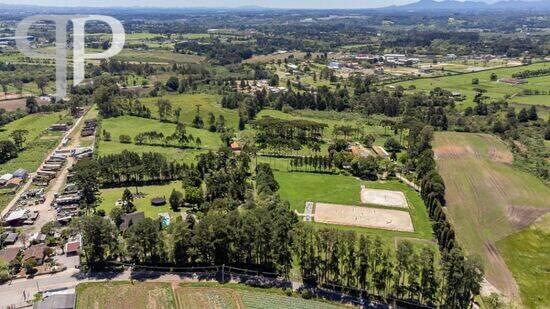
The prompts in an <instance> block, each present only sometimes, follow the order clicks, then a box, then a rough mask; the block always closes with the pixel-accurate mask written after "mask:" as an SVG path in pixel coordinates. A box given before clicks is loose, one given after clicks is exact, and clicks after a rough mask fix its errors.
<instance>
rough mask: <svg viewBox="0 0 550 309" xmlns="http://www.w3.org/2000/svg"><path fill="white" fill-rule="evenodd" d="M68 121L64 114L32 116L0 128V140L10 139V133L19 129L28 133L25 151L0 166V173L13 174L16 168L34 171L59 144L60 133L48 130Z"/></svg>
mask: <svg viewBox="0 0 550 309" xmlns="http://www.w3.org/2000/svg"><path fill="white" fill-rule="evenodd" d="M68 119H69V118H67V115H66V113H65V112H59V113H49V114H33V115H28V116H25V117H23V118H21V119H18V120H15V121H13V122H10V123H8V124H6V125H5V126H3V127H1V128H0V140H4V139H10V137H9V135H10V133H11V132H13V131H15V130H19V129H25V130H27V131H29V133H28V135H27V140H26V142H25V144H24V147H25V149H24V150H23V151H22V152H20V153H19V155H18V156H17V158H14V159H12V160H10V161H8V162H6V163H4V164H0V173H9V172H13V171H14V170H16V169H18V168H24V169H26V170H28V171H30V172H32V171H35V170H36V169H37V168H38V167H39V166H40V163H42V161H43V159H44V157H45V156H46V155H47V154H48V153H49V151H50V150H52V149H53V148H54V147H55V146H56V145H57V144H58V143H59V141H60V139H61V136H62V133H61V132H51V131H49V130H48V128H49V127H50V126H51V125H52V124H54V123H57V122H60V121H66V120H68Z"/></svg>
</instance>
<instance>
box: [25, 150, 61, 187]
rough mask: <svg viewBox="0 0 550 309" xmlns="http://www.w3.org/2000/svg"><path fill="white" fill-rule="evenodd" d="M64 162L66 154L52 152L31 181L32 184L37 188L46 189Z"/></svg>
mask: <svg viewBox="0 0 550 309" xmlns="http://www.w3.org/2000/svg"><path fill="white" fill-rule="evenodd" d="M66 162H67V155H66V154H64V153H60V152H57V151H56V152H54V154H53V155H51V156H50V157H49V158H48V159H47V160H46V161H45V162H44V164H42V166H41V167H40V169H39V170H38V171H37V172H36V176H35V177H34V178H33V179H32V182H33V183H34V184H35V185H37V186H42V187H47V186H48V185H49V184H50V181H51V180H52V179H54V178H56V177H57V174H58V172H59V171H60V170H61V169H62V168H63V166H64V165H65V163H66Z"/></svg>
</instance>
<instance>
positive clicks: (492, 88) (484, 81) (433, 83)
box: [396, 62, 550, 107]
mask: <svg viewBox="0 0 550 309" xmlns="http://www.w3.org/2000/svg"><path fill="white" fill-rule="evenodd" d="M548 67H550V62H542V63H535V64H532V65H528V66H519V67H512V68H500V69H494V70H489V71H482V72H476V73H468V74H462V75H455V76H445V77H437V78H424V79H417V80H412V81H406V82H400V83H397V84H396V85H401V86H403V87H404V88H405V89H408V87H409V86H410V85H414V86H415V87H416V90H415V91H426V92H428V91H430V90H432V89H434V88H436V87H441V88H443V89H446V90H449V91H458V92H461V93H462V94H463V95H464V96H466V99H465V100H464V101H463V102H459V103H458V104H459V105H460V106H463V107H465V106H473V104H474V103H473V101H472V100H473V98H474V95H475V91H474V88H481V89H485V90H487V93H486V95H487V96H489V97H490V98H491V99H494V100H498V99H502V98H504V96H506V95H508V96H512V95H514V94H517V93H519V92H521V91H522V90H524V89H531V90H548V89H549V88H550V76H543V77H534V78H529V79H527V81H528V82H527V83H526V84H522V85H511V84H507V83H503V82H498V81H491V80H490V76H491V74H492V73H495V74H497V76H498V78H506V77H511V76H512V74H513V73H517V72H521V71H525V70H536V69H541V68H548ZM474 78H478V79H479V84H478V85H472V79H474ZM539 99H541V100H540V101H537V104H539V105H546V106H548V105H550V96H547V97H545V98H542V97H540V98H539ZM526 103H528V102H526Z"/></svg>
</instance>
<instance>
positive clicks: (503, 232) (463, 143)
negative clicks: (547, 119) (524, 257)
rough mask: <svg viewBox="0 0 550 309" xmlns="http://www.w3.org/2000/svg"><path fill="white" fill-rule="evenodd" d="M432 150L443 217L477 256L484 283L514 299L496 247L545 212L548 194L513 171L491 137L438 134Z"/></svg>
mask: <svg viewBox="0 0 550 309" xmlns="http://www.w3.org/2000/svg"><path fill="white" fill-rule="evenodd" d="M434 151H435V156H436V161H437V165H438V169H439V172H440V173H441V175H442V176H443V178H444V180H445V185H446V199H447V207H446V213H447V214H448V216H449V218H450V220H451V222H452V224H453V226H454V228H455V230H456V235H457V238H458V240H459V242H460V244H461V245H462V246H463V247H464V248H465V249H466V250H467V251H468V252H469V253H477V254H479V255H481V257H482V259H483V261H484V264H485V273H486V276H487V279H488V280H489V281H490V282H491V283H492V284H493V285H494V286H496V287H497V288H499V289H500V290H501V291H503V292H504V293H505V294H506V295H509V296H512V297H514V298H516V299H517V297H518V296H519V293H518V289H517V285H516V282H515V280H514V276H516V273H512V272H510V270H512V271H514V269H513V268H512V269H510V268H508V267H507V263H505V260H503V258H502V255H501V254H500V252H499V250H498V249H497V246H496V243H497V241H499V240H502V239H504V238H506V237H508V236H510V235H512V234H513V233H516V232H518V231H520V230H521V229H524V228H526V227H527V226H529V225H530V224H531V223H533V222H534V221H535V220H536V219H537V218H539V217H540V216H541V215H543V214H544V213H546V212H549V211H550V204H549V203H548V201H550V189H548V187H546V186H545V185H544V184H543V183H542V182H541V181H539V180H538V179H537V178H536V177H534V176H532V175H530V174H528V173H525V172H522V171H519V170H517V169H515V168H514V167H512V165H511V163H512V160H513V156H512V154H511V153H510V151H509V150H508V149H507V146H506V145H505V144H504V143H503V142H502V141H500V140H499V139H498V138H496V137H494V136H491V135H485V134H469V133H457V132H441V133H436V135H435V149H434Z"/></svg>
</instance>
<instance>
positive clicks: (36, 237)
mask: <svg viewBox="0 0 550 309" xmlns="http://www.w3.org/2000/svg"><path fill="white" fill-rule="evenodd" d="M44 241H46V235H45V234H42V233H40V232H36V233H34V234H32V235H31V237H29V242H30V243H31V244H33V243H34V244H38V243H43V242H44Z"/></svg>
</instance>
